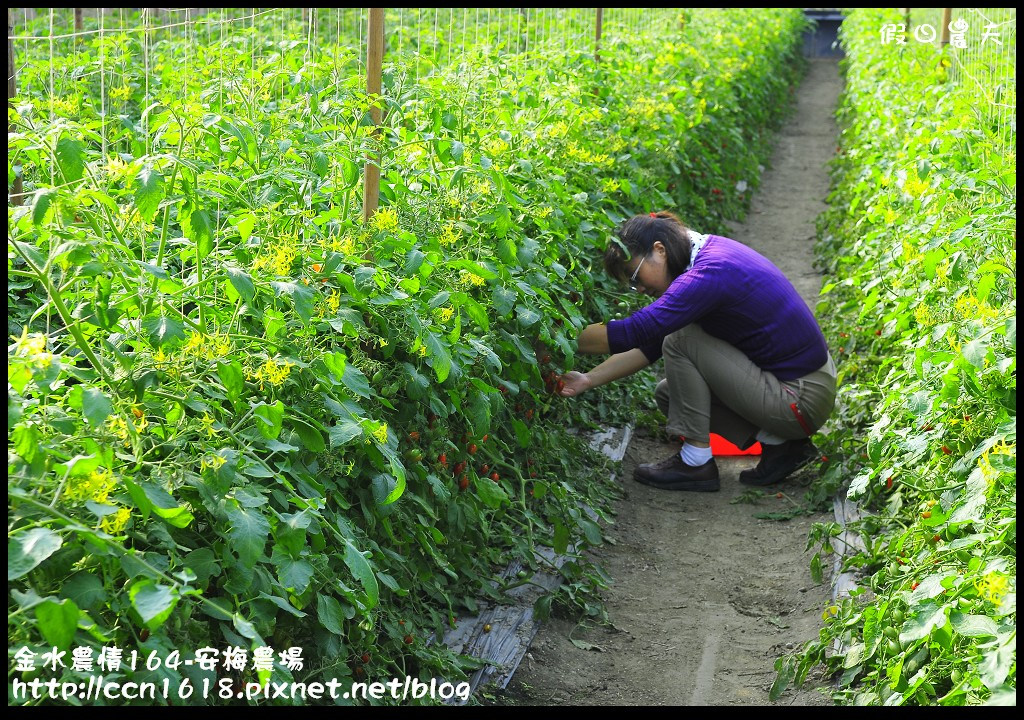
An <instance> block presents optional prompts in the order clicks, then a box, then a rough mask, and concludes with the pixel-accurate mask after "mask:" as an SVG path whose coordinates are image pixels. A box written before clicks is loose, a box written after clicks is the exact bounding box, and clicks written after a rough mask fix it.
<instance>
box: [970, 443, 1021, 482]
mask: <svg viewBox="0 0 1024 720" xmlns="http://www.w3.org/2000/svg"><path fill="white" fill-rule="evenodd" d="M1016 452H1017V445H1016V443H1013V444H1007V443H1006V441H1005V440H1000V441H999V442H998V443H996V444H995V445H993V446H992V447H990V448H989V449H988V450H986V451H985V452H984V453H982V455H981V457H980V458H978V468H979V469H980V470H981V474H982V476H983V477H984V478H985V481H986V482H987V483H988V484H989V487H991V486H992V483H994V482H995V481H996V478H998V477H999V472H1000V471H999V470H996V469H995V468H994V467H993V466H992V461H991V460H990V458H991V456H992V455H1016Z"/></svg>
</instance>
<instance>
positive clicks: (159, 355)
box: [153, 348, 167, 365]
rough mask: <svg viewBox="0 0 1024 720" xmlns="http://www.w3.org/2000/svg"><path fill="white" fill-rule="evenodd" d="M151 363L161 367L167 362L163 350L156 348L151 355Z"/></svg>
mask: <svg viewBox="0 0 1024 720" xmlns="http://www.w3.org/2000/svg"><path fill="white" fill-rule="evenodd" d="M153 362H155V363H156V364H157V365H163V364H165V363H166V362H167V356H166V355H165V354H164V349H163V348H158V349H157V351H156V353H155V354H154V355H153Z"/></svg>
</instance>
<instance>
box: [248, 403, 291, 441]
mask: <svg viewBox="0 0 1024 720" xmlns="http://www.w3.org/2000/svg"><path fill="white" fill-rule="evenodd" d="M252 412H253V415H255V416H256V417H257V422H256V429H257V430H259V431H260V435H262V436H263V437H265V438H267V439H268V440H276V439H277V436H278V435H280V434H281V426H282V424H283V422H284V403H283V402H281V401H280V400H278V401H277V402H276V403H274V404H273V405H267V404H266V403H262V402H261V403H260V404H259V405H257V406H256V407H254V408H253V410H252Z"/></svg>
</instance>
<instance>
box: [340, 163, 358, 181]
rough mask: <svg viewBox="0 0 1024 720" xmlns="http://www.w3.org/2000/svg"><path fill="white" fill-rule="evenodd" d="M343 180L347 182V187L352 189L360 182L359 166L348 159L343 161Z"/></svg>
mask: <svg viewBox="0 0 1024 720" xmlns="http://www.w3.org/2000/svg"><path fill="white" fill-rule="evenodd" d="M341 178H342V180H344V181H345V187H352V186H353V185H355V184H356V183H357V182H359V166H358V165H356V164H355V163H354V162H352V161H351V160H349V159H348V158H347V157H343V158H342V159H341Z"/></svg>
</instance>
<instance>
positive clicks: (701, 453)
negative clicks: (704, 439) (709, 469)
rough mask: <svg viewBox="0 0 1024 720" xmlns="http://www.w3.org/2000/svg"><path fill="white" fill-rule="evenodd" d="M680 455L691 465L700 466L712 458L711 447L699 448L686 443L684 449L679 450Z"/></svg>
mask: <svg viewBox="0 0 1024 720" xmlns="http://www.w3.org/2000/svg"><path fill="white" fill-rule="evenodd" d="M679 457H681V458H682V459H683V462H684V463H686V464H687V465H689V466H690V467H699V466H701V465H704V464H705V463H707V462H708V461H709V460H710V459H711V448H709V447H706V448H699V447H694V446H693V445H691V444H690V443H685V444H684V445H683V449H682V450H680V451H679Z"/></svg>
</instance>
